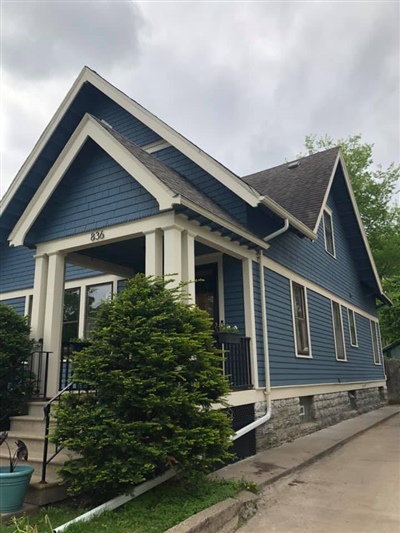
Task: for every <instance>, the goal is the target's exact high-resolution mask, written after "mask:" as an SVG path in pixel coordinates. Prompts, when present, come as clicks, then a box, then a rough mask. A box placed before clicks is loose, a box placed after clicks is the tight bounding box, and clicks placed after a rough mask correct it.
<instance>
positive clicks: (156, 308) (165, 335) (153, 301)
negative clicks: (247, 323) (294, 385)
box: [55, 274, 232, 499]
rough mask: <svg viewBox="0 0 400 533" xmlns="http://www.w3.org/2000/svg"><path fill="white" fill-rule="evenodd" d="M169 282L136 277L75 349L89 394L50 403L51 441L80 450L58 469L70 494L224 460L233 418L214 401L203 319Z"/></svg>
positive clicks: (207, 323)
mask: <svg viewBox="0 0 400 533" xmlns="http://www.w3.org/2000/svg"><path fill="white" fill-rule="evenodd" d="M168 283H169V282H168V281H164V279H161V278H155V279H153V278H149V277H145V276H143V275H141V274H139V275H137V276H135V277H134V278H133V279H132V280H130V281H129V282H128V283H127V284H126V287H125V289H124V290H123V291H122V292H121V293H120V294H119V295H118V296H116V297H115V298H114V299H113V300H112V301H109V302H104V303H102V304H101V306H100V308H99V313H98V316H97V318H96V326H95V329H94V330H93V331H92V335H91V341H92V343H91V345H90V346H89V347H88V348H86V349H84V350H82V351H81V352H79V353H76V354H75V359H74V379H75V381H77V382H79V383H80V384H82V385H84V386H86V388H87V389H90V390H95V391H96V394H93V393H88V394H84V395H80V396H78V395H75V394H71V395H69V397H67V398H65V399H63V401H62V402H60V406H59V408H58V410H57V421H58V424H57V429H56V432H55V438H56V439H58V440H59V442H60V443H61V444H63V445H65V446H66V447H67V448H68V449H70V450H72V451H74V452H77V453H78V454H79V455H80V456H81V458H80V459H78V460H76V461H72V462H71V463H69V464H68V465H66V466H65V467H63V469H62V475H63V476H64V478H65V479H66V480H67V481H68V483H69V486H70V490H71V492H73V493H84V494H88V495H90V496H91V497H96V499H102V498H103V497H105V496H107V497H109V496H111V495H115V494H119V493H121V492H124V491H126V490H129V489H130V488H132V486H133V485H137V484H138V483H141V482H143V481H144V480H145V479H148V478H150V477H153V476H155V475H157V474H158V473H160V472H162V471H164V470H165V469H166V468H169V467H171V466H176V468H177V469H178V471H179V472H181V473H184V474H190V473H197V472H205V471H208V470H209V469H210V468H212V467H213V466H215V465H216V464H217V463H219V462H225V461H227V460H228V459H229V458H230V457H231V454H230V453H229V447H230V441H229V436H230V435H231V434H232V429H231V422H230V420H229V418H228V417H227V415H226V414H225V413H224V412H222V411H219V410H215V409H213V408H212V405H213V404H215V403H220V404H221V403H222V404H224V402H223V397H224V396H225V395H226V394H227V393H228V392H229V386H228V382H227V380H226V379H225V377H224V376H223V373H222V357H221V355H220V353H219V352H218V350H217V349H216V347H215V341H214V339H213V335H212V324H211V319H210V318H209V316H208V314H207V313H205V312H204V311H202V310H201V309H199V308H198V307H195V306H189V305H186V304H185V303H183V302H182V301H181V292H180V290H179V289H174V290H170V289H168Z"/></svg>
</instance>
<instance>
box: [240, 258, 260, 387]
mask: <svg viewBox="0 0 400 533" xmlns="http://www.w3.org/2000/svg"><path fill="white" fill-rule="evenodd" d="M242 279H243V299H244V319H245V328H246V337H249V338H250V361H251V368H250V370H251V377H252V383H253V385H254V386H255V385H257V384H258V361H257V337H256V318H255V310H254V284H253V261H252V260H251V259H243V261H242Z"/></svg>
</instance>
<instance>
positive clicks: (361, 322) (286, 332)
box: [265, 269, 383, 387]
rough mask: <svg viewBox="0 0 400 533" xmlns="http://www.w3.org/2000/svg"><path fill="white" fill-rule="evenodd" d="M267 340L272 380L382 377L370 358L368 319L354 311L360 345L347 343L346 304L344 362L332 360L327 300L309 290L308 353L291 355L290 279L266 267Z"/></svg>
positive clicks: (296, 381)
mask: <svg viewBox="0 0 400 533" xmlns="http://www.w3.org/2000/svg"><path fill="white" fill-rule="evenodd" d="M265 287H266V290H265V293H266V305H267V321H268V345H269V357H270V368H271V384H272V386H275V387H277V386H289V385H307V384H310V385H312V384H319V383H345V382H355V381H372V380H380V379H383V369H382V366H377V365H375V364H374V360H373V354H372V341H371V332H370V326H369V323H370V321H369V320H368V319H367V318H365V317H364V316H361V315H359V314H356V324H357V333H358V342H359V348H352V347H351V346H350V339H349V332H348V322H347V308H344V307H343V308H342V313H343V327H344V333H345V344H346V353H347V362H342V361H337V360H336V353H335V344H334V337H333V326H332V311H331V301H330V300H329V299H328V298H325V297H324V296H322V295H320V294H318V293H316V292H314V291H311V290H308V291H307V299H308V314H309V321H310V334H311V350H312V359H306V358H298V357H296V356H295V348H294V331H293V319H292V308H291V295H290V280H289V279H287V278H285V277H283V276H281V275H279V274H277V273H276V272H273V271H271V270H269V269H265Z"/></svg>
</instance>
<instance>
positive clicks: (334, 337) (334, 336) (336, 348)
mask: <svg viewBox="0 0 400 533" xmlns="http://www.w3.org/2000/svg"><path fill="white" fill-rule="evenodd" d="M334 304H336V305H338V306H339V313H340V325H341V328H342V339H343V351H344V358H343V359H342V358H340V357H338V347H337V343H336V331H335V313H334V312H333V305H334ZM331 311H332V329H333V340H334V342H335V355H336V361H340V362H341V363H347V352H346V341H345V338H344V327H343V312H342V305H341V304H340V303H339V302H337V301H336V300H331Z"/></svg>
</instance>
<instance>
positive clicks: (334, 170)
mask: <svg viewBox="0 0 400 533" xmlns="http://www.w3.org/2000/svg"><path fill="white" fill-rule="evenodd" d="M339 161H340V150H339V152H338V155H337V156H336V160H335V163H334V165H333V168H332V172H331V176H330V178H329V182H328V187H327V188H326V191H325V195H324V199H323V200H322V205H321V209H320V211H319V215H318V218H317V222H316V223H315V227H314V233H316V234H317V233H318V228H319V225H320V223H321V220H322V215H323V214H324V210H325V209H326V210H329V212H330V213H331V214H332V209H330V208H329V206H327V201H328V198H329V194H330V192H331V188H332V183H333V179H334V177H335V174H336V170H337V167H338V164H339Z"/></svg>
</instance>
